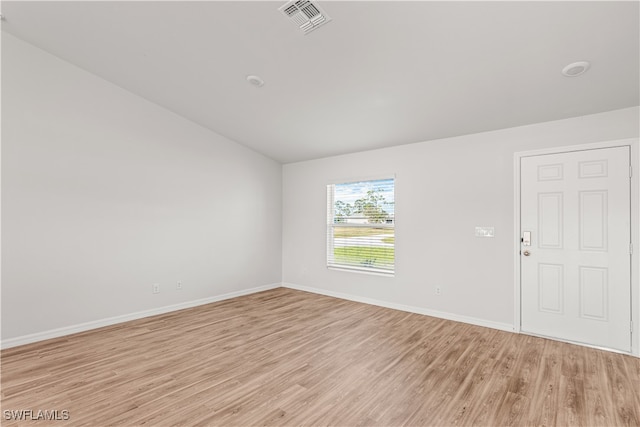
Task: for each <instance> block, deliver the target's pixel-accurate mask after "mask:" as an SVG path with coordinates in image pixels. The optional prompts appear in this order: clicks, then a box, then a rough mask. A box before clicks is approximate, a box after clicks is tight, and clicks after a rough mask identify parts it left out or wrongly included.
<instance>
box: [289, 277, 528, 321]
mask: <svg viewBox="0 0 640 427" xmlns="http://www.w3.org/2000/svg"><path fill="white" fill-rule="evenodd" d="M282 287H284V288H290V289H297V290H299V291H306V292H312V293H314V294H321V295H326V296H329V297H335V298H340V299H346V300H349V301H355V302H362V303H365V304H371V305H377V306H380V307H386V308H392V309H394V310H400V311H407V312H409V313H416V314H424V315H425V316H432V317H438V318H440V319H447V320H453V321H456V322H462V323H469V324H471V325H476V326H484V327H486V328H492V329H499V330H501V331H507V332H515V327H514V325H511V324H509V323H500V322H493V321H491V320H484V319H478V318H476V317H469V316H462V315H459V314H453V313H447V312H444V311H436V310H429V309H427V308H422V307H414V306H410V305H404V304H396V303H392V302H387V301H380V300H376V299H373V298H366V297H360V296H355V295H349V294H343V293H341V292H333V291H327V290H324V289H319V288H312V287H309V286H300V285H295V284H293V283H283V284H282Z"/></svg>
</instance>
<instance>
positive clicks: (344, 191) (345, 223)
mask: <svg viewBox="0 0 640 427" xmlns="http://www.w3.org/2000/svg"><path fill="white" fill-rule="evenodd" d="M327 202H328V205H327V208H328V209H327V264H328V265H329V266H333V267H344V268H353V269H357V270H370V271H377V272H383V273H393V271H394V265H395V250H394V248H395V235H394V225H395V224H394V223H395V209H394V208H395V205H394V202H395V200H394V179H381V180H373V181H362V182H350V183H345V184H334V185H329V186H327Z"/></svg>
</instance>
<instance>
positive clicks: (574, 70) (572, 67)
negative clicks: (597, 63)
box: [562, 61, 591, 77]
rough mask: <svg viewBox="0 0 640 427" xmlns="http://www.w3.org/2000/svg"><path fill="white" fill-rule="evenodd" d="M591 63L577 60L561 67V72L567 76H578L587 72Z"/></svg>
mask: <svg viewBox="0 0 640 427" xmlns="http://www.w3.org/2000/svg"><path fill="white" fill-rule="evenodd" d="M590 66H591V64H590V63H589V62H587V61H578V62H574V63H572V64H569V65H567V66H566V67H564V68H563V69H562V74H563V75H565V76H567V77H578V76H581V75H583V74H584V73H586V72H587V70H588V69H589V67H590Z"/></svg>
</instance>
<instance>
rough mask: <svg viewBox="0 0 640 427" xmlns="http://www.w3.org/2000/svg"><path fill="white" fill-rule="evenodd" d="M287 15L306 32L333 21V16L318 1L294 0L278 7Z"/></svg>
mask: <svg viewBox="0 0 640 427" xmlns="http://www.w3.org/2000/svg"><path fill="white" fill-rule="evenodd" d="M278 10H279V11H281V12H282V13H284V15H285V16H286V17H288V18H289V19H291V20H292V21H293V23H295V24H296V26H297V27H298V28H300V29H301V30H302V31H303V32H304V33H305V34H309V33H310V32H311V31H313V30H315V29H316V28H318V27H319V26H321V25H323V24H326V23H327V22H329V21H331V18H329V17H328V16H327V14H326V13H324V11H323V10H322V9H320V6H318V4H317V3H313V2H311V1H309V0H294V1H290V2H287V3H285V4H284V5H282V6H281V7H279V8H278Z"/></svg>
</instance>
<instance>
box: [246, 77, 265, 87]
mask: <svg viewBox="0 0 640 427" xmlns="http://www.w3.org/2000/svg"><path fill="white" fill-rule="evenodd" d="M247 81H248V82H249V83H251V84H252V85H254V86H256V87H262V86H264V80H262V79H261V78H260V77H258V76H247Z"/></svg>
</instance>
